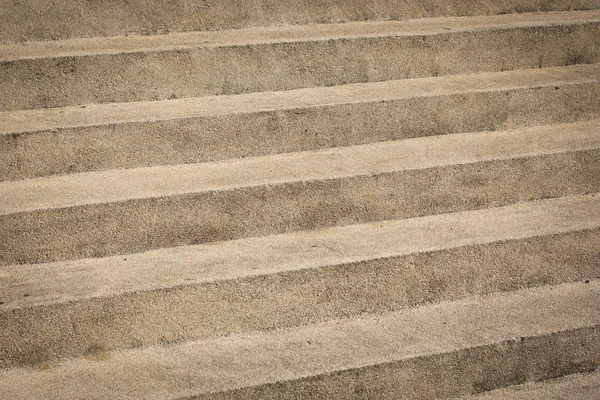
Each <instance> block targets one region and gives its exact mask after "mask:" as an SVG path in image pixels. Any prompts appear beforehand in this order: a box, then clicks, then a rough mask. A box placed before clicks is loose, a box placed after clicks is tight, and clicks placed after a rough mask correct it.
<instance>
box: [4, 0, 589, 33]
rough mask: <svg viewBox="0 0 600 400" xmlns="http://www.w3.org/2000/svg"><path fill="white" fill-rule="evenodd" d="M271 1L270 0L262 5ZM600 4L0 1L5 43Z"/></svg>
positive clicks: (580, 0) (565, 0)
mask: <svg viewBox="0 0 600 400" xmlns="http://www.w3.org/2000/svg"><path fill="white" fill-rule="evenodd" d="M261 3H266V4H261ZM595 8H600V2H598V1H597V0H560V1H543V0H542V1H531V0H504V1H494V0H484V1H478V2H477V3H475V4H474V3H465V2H464V1H462V0H453V1H447V0H432V1H428V2H427V3H424V2H423V1H420V0H409V1H406V0H394V1H386V2H379V1H373V0H334V1H327V2H323V1H319V0H310V1H302V2H288V1H284V0H271V1H268V2H256V1H251V0H245V1H239V0H225V1H218V2H205V1H204V2H198V1H190V0H174V1H173V0H172V1H169V2H165V1H162V0H151V1H149V0H135V1H127V2H108V3H107V2H103V1H93V2H90V1H86V2H83V1H70V0H59V1H53V2H52V3H48V2H47V1H45V0H26V1H19V2H14V1H4V2H2V4H0V15H2V18H3V21H2V25H0V43H3V42H6V43H11V42H24V41H35V40H56V39H65V38H73V37H95V36H119V35H126V34H131V33H134V34H157V33H166V32H171V31H194V30H213V29H233V28H245V27H252V26H265V25H279V24H310V23H323V22H347V21H363V20H367V19H368V20H390V19H405V18H419V17H437V16H463V15H485V14H503V13H512V12H534V11H562V10H565V11H568V10H586V9H595Z"/></svg>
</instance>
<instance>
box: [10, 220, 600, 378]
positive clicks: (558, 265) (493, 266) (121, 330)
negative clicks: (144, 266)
mask: <svg viewBox="0 0 600 400" xmlns="http://www.w3.org/2000/svg"><path fill="white" fill-rule="evenodd" d="M598 242H600V229H593V230H586V231H580V232H569V233H565V234H556V235H546V236H541V237H534V238H527V239H521V240H509V241H500V242H494V243H489V244H484V245H472V246H465V247H458V248H451V249H445V250H440V251H435V252H426V253H417V254H412V255H407V256H397V257H389V258H385V259H372V260H365V261H362V262H356V263H350V264H340V265H332V266H328V267H323V268H318V269H304V270H296V271H291V272H284V273H277V274H271V275H264V276H258V277H246V278H242V279H235V280H229V281H217V282H211V283H205V284H200V285H189V286H185V287H178V288H172V289H167V290H156V291H148V292H139V293H134V294H127V295H122V296H115V297H104V298H93V299H87V300H80V301H77V302H69V303H61V304H55V305H42V306H37V307H28V308H20V309H15V310H6V311H4V312H2V311H1V309H0V327H2V329H1V330H0V368H7V367H14V366H20V365H24V364H31V363H42V362H46V361H49V360H53V359H57V358H61V357H77V356H83V355H86V354H88V355H89V354H90V353H91V354H94V353H98V352H104V351H110V350H114V349H117V348H127V347H138V346H147V345H157V344H166V343H170V342H176V341H179V340H184V339H202V338H207V337H211V336H216V335H222V334H227V333H231V332H241V331H254V330H265V329H272V328H286V327H293V326H298V325H301V324H307V323H314V322H317V321H321V320H324V319H333V318H342V317H347V316H349V315H355V314H359V313H364V312H385V311H390V310H397V309H400V308H403V307H407V306H417V305H421V304H425V303H429V302H438V301H445V300H455V299H459V298H462V297H465V296H468V295H476V294H487V293H491V292H497V291H507V290H515V289H518V288H523V287H533V286H539V285H550V284H560V283H565V282H573V281H578V280H585V279H592V278H595V277H597V276H600V253H599V250H598V249H594V248H595V247H597V246H595V244H596V243H598ZM549 254H552V257H548V255H549ZM215 307H217V308H218V310H219V311H218V312H217V313H215ZM250 316H252V317H250Z"/></svg>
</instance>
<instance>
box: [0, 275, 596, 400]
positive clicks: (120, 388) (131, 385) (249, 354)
mask: <svg viewBox="0 0 600 400" xmlns="http://www.w3.org/2000/svg"><path fill="white" fill-rule="evenodd" d="M599 302H600V282H599V281H591V282H589V283H587V284H586V283H576V284H565V285H560V286H555V287H546V288H537V289H535V290H526V291H518V292H512V293H510V294H503V295H492V296H488V297H485V298H468V299H464V300H460V301H456V302H453V303H441V304H437V305H432V306H425V307H420V308H417V309H408V310H402V311H399V312H394V313H388V314H383V315H376V316H369V317H365V318H356V319H350V320H344V321H334V322H328V323H323V324H317V325H313V326H307V327H301V328H297V329H293V330H284V331H278V332H262V333H256V334H246V335H236V336H229V337H223V338H217V339H211V340H205V341H199V342H191V343H184V344H179V345H175V346H168V347H154V348H147V349H143V350H130V351H127V352H121V353H113V354H106V355H105V356H96V357H89V358H88V359H85V358H80V359H76V360H72V361H66V362H62V363H51V364H50V365H46V366H43V368H40V367H36V368H20V369H13V370H4V371H0V392H2V393H5V394H7V395H8V396H9V397H10V398H12V399H15V400H18V399H27V400H34V399H65V398H81V397H83V396H90V395H92V396H93V397H94V398H96V399H112V398H114V396H115V393H116V394H118V395H119V397H120V398H124V399H136V398H139V399H142V398H143V399H163V398H190V399H191V398H219V399H225V398H227V399H231V398H240V399H242V398H243V399H258V398H261V399H264V398H278V399H279V398H281V399H284V398H285V399H289V398H294V397H295V398H313V399H319V398H323V399H331V398H336V399H346V398H348V399H350V398H356V396H357V393H359V394H360V395H361V396H363V397H370V398H378V399H388V398H389V399H391V398H397V396H398V393H402V396H403V397H404V398H407V399H421V398H423V397H427V398H436V397H449V396H460V395H466V394H470V393H475V392H480V391H483V390H489V389H493V388H496V387H500V386H506V385H508V384H514V383H518V382H524V381H529V380H539V379H544V378H549V377H552V376H556V375H564V374H566V373H573V372H580V371H585V370H589V369H590V367H591V366H594V365H598V364H600V341H598V340H597V338H598V335H599V334H600V325H599V324H600V309H599V308H598V303H599ZM23 383H26V384H23Z"/></svg>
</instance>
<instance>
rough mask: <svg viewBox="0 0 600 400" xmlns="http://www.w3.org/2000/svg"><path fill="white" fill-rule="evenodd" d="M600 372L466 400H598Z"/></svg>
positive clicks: (499, 391)
mask: <svg viewBox="0 0 600 400" xmlns="http://www.w3.org/2000/svg"><path fill="white" fill-rule="evenodd" d="M599 395H600V370H596V371H593V372H588V373H580V374H572V375H568V376H566V377H563V378H557V379H548V380H545V381H542V382H532V383H526V384H523V385H519V386H513V387H509V388H506V389H498V390H493V391H491V392H488V393H485V394H481V395H474V396H469V397H466V398H465V400H564V399H570V400H598V398H599Z"/></svg>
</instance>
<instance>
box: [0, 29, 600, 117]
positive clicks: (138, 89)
mask: <svg viewBox="0 0 600 400" xmlns="http://www.w3.org/2000/svg"><path fill="white" fill-rule="evenodd" d="M598 48H600V23H595V22H590V23H583V24H574V25H564V26H546V27H543V26H542V27H528V28H509V29H500V30H487V31H485V30H483V31H471V32H459V33H448V34H436V35H425V36H398V37H382V38H357V39H332V40H329V41H307V42H293V43H274V44H257V45H252V44H248V45H245V46H229V47H214V48H193V49H177V50H164V51H153V52H141V53H121V54H104V55H94V56H77V57H76V56H69V57H58V58H42V59H24V60H15V61H4V62H2V63H0V87H2V88H3V92H4V93H5V96H4V97H3V98H2V99H0V111H10V110H19V109H35V108H47V107H63V106H74V105H79V104H91V103H110V102H130V101H142V100H163V99H168V98H183V97H199V96H211V95H221V94H236V93H249V92H260V91H276V90H289V89H296V88H302V87H314V86H331V85H339V84H345V83H351V82H376V81H385V80H393V79H405V78H419V77H431V76H441V75H450V74H460V73H463V74H464V73H474V72H491V71H506V70H512V69H519V68H539V67H552V66H565V65H573V64H583V63H592V62H598V61H600V52H598ZM225 65H226V66H227V68H224V67H223V66H225ZM265 71H269V73H268V74H265V73H264V72H265ZM106 82H109V85H107V84H106Z"/></svg>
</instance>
